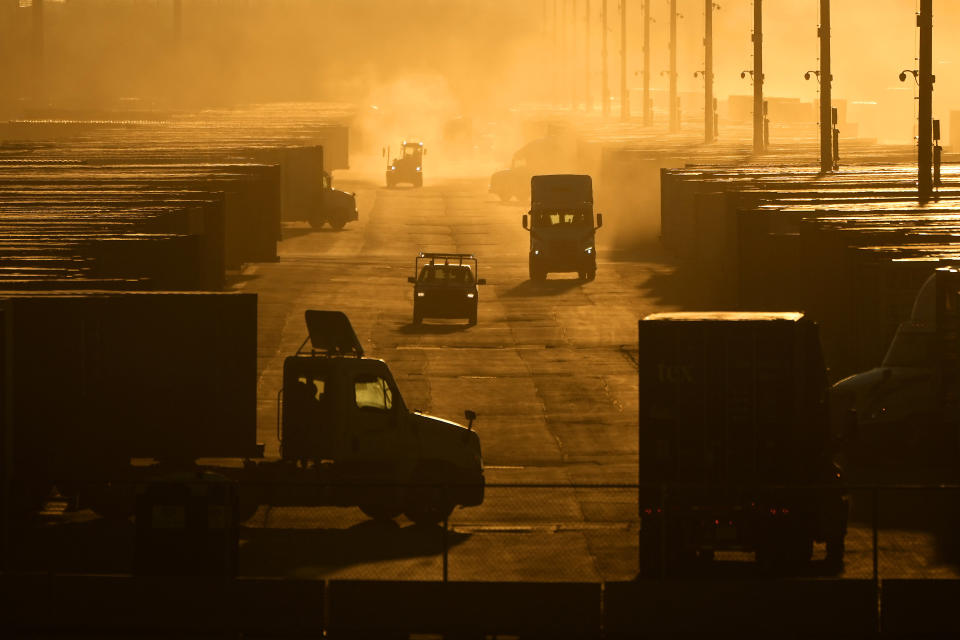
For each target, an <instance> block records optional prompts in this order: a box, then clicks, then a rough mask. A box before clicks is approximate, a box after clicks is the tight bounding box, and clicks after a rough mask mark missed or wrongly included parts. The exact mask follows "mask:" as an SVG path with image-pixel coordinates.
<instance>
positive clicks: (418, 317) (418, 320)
mask: <svg viewBox="0 0 960 640" xmlns="http://www.w3.org/2000/svg"><path fill="white" fill-rule="evenodd" d="M413 324H423V314H420V313H417V308H416V307H414V308H413Z"/></svg>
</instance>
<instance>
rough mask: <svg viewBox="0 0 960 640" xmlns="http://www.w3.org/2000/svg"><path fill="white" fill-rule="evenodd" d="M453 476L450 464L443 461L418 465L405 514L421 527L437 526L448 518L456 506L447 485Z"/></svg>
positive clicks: (404, 510)
mask: <svg viewBox="0 0 960 640" xmlns="http://www.w3.org/2000/svg"><path fill="white" fill-rule="evenodd" d="M451 477H452V474H451V471H450V469H449V468H448V465H446V464H444V463H441V462H436V463H429V462H428V463H424V464H422V465H421V466H419V467H417V468H416V469H415V470H414V472H413V474H412V475H411V477H410V488H409V490H408V491H407V496H406V506H405V507H404V509H403V514H404V515H405V516H407V518H409V519H410V520H412V521H413V523H414V524H415V525H418V526H421V527H431V526H436V525H438V524H440V523H441V522H443V521H444V520H446V519H447V518H448V517H449V516H450V514H451V513H453V507H454V506H455V505H454V504H453V502H451V501H450V499H449V498H448V495H447V488H446V487H445V484H446V483H447V482H448V481H449V479H450V478H451Z"/></svg>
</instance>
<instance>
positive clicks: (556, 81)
mask: <svg viewBox="0 0 960 640" xmlns="http://www.w3.org/2000/svg"><path fill="white" fill-rule="evenodd" d="M558 2H560V0H553V29H552V31H553V58H552V59H551V60H550V63H551V64H550V69H551V70H552V74H551V75H552V76H553V95H551V96H550V104H551V105H555V104H557V96H558V95H559V94H560V68H559V67H558V66H557V65H558V60H560V46H559V38H560V34H559V31H558V28H557V3H558Z"/></svg>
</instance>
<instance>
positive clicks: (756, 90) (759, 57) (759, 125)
mask: <svg viewBox="0 0 960 640" xmlns="http://www.w3.org/2000/svg"><path fill="white" fill-rule="evenodd" d="M763 130H764V114H763V0H753V151H754V153H762V152H763V151H766V145H765V144H764V135H763V133H764V131H763Z"/></svg>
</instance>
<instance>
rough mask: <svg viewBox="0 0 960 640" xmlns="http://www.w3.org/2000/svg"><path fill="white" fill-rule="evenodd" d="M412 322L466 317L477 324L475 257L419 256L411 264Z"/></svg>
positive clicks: (425, 254) (479, 279) (432, 254)
mask: <svg viewBox="0 0 960 640" xmlns="http://www.w3.org/2000/svg"><path fill="white" fill-rule="evenodd" d="M407 281H408V282H411V283H412V284H413V323H414V324H420V323H421V322H423V319H424V318H467V320H468V322H469V323H470V324H476V323H477V303H478V301H479V295H478V293H477V285H481V284H486V280H484V279H483V278H477V258H476V257H475V256H474V255H472V254H469V253H423V252H421V253H420V255H418V256H417V258H416V262H415V263H414V275H413V276H411V277H409V278H407Z"/></svg>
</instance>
